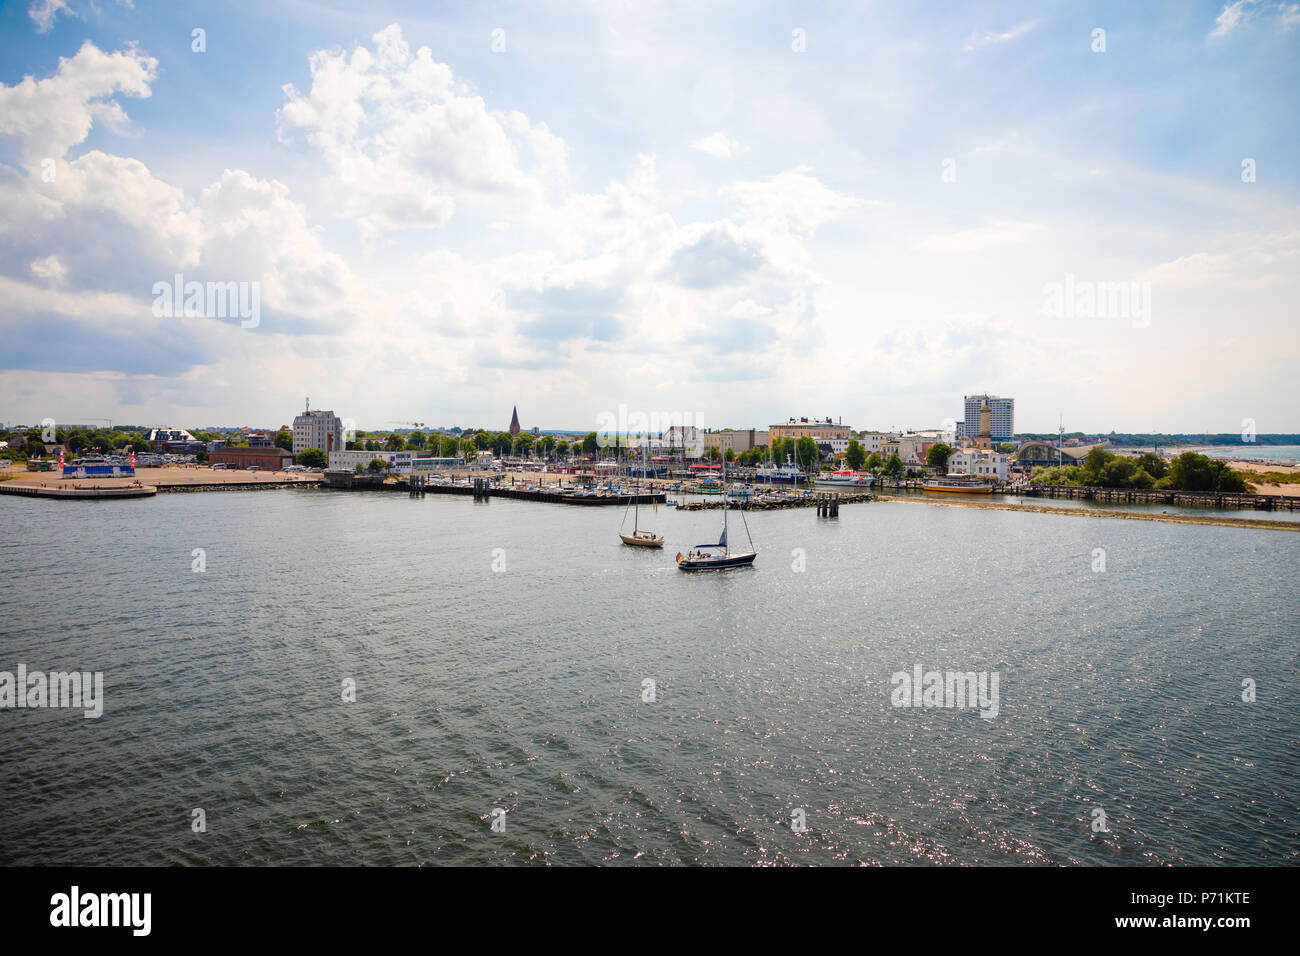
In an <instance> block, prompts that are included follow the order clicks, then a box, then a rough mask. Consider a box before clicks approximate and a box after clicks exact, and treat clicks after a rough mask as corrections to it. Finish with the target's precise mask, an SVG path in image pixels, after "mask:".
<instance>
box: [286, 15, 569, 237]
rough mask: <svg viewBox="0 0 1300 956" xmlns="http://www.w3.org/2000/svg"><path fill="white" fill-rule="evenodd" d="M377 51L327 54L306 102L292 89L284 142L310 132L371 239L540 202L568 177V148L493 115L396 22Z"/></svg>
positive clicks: (518, 121) (508, 115)
mask: <svg viewBox="0 0 1300 956" xmlns="http://www.w3.org/2000/svg"><path fill="white" fill-rule="evenodd" d="M372 39H373V42H374V44H375V50H374V52H372V51H371V50H369V49H367V48H366V47H361V46H359V47H357V48H356V49H355V50H353V51H352V53H351V54H350V55H349V54H346V53H344V52H342V51H337V52H330V51H326V50H320V51H317V52H316V53H314V54H312V56H311V60H310V62H311V75H312V85H311V89H310V91H309V92H308V93H307V94H303V93H300V92H299V91H298V90H297V89H296V88H294V86H293V85H292V84H289V85H286V86H285V87H284V93H285V96H286V99H287V102H286V103H285V105H284V106H283V107H281V108H280V110H279V111H278V113H277V121H278V127H279V132H280V136H281V138H282V139H285V140H288V139H290V138H291V137H292V136H293V134H294V133H295V131H297V130H303V131H304V132H305V134H306V138H307V141H308V142H309V143H310V144H311V145H312V146H314V147H315V148H316V149H317V150H318V151H319V152H320V154H321V155H322V157H323V158H324V159H325V161H326V163H327V164H328V165H329V167H330V168H331V170H332V174H333V181H334V183H333V185H334V193H335V195H337V196H338V197H339V199H340V200H341V202H342V205H343V210H342V211H343V212H344V213H345V214H347V215H350V216H353V217H354V218H356V219H357V221H358V223H359V224H360V225H361V227H362V229H363V231H364V232H365V233H366V234H367V235H372V236H373V235H375V234H378V233H381V232H384V231H387V230H391V229H400V228H411V227H430V226H434V227H436V226H441V225H442V224H444V223H445V222H446V221H447V220H448V219H450V218H451V217H452V215H453V214H454V213H455V210H456V206H457V203H458V202H461V201H466V200H468V201H481V202H491V201H493V200H499V201H507V202H509V203H512V204H517V203H521V202H522V203H535V202H538V201H540V200H542V199H543V198H544V197H545V196H546V195H547V194H548V193H549V192H550V191H551V190H552V189H554V188H555V187H556V186H558V185H559V184H561V183H562V182H563V181H564V179H565V178H566V176H567V166H566V162H567V161H566V148H565V145H564V142H563V140H561V139H560V138H559V137H557V136H555V135H554V134H552V133H551V132H550V130H549V129H548V128H547V127H546V124H544V123H537V124H534V123H532V122H531V121H529V119H528V118H527V117H526V116H524V115H523V114H522V113H520V112H518V111H511V112H493V111H490V110H489V109H488V108H487V105H486V104H485V102H484V101H483V99H482V98H481V97H479V96H476V95H474V94H473V93H472V92H471V91H470V89H469V88H468V87H467V86H466V85H465V84H464V83H460V82H457V81H456V80H455V78H454V77H453V76H452V71H451V67H449V66H447V65H446V64H443V63H438V62H437V61H435V60H434V59H433V54H432V52H431V51H430V49H429V48H428V47H420V49H419V50H418V51H416V53H415V54H412V53H411V50H410V47H409V46H408V45H407V43H406V41H405V40H404V39H403V38H402V31H401V28H400V27H399V26H397V25H396V24H393V25H390V26H388V27H386V28H385V29H383V30H381V31H379V32H378V33H376V34H375V35H374V37H373V38H372Z"/></svg>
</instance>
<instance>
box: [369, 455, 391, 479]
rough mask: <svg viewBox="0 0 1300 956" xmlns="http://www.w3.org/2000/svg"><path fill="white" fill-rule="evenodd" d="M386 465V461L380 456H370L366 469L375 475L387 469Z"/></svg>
mask: <svg viewBox="0 0 1300 956" xmlns="http://www.w3.org/2000/svg"><path fill="white" fill-rule="evenodd" d="M388 467H389V466H388V462H386V461H384V460H383V459H382V458H371V459H370V464H368V465H366V471H368V472H370V473H371V474H372V475H376V474H378V473H379V472H381V471H387V470H388Z"/></svg>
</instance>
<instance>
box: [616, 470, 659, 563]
mask: <svg viewBox="0 0 1300 956" xmlns="http://www.w3.org/2000/svg"><path fill="white" fill-rule="evenodd" d="M641 474H642V477H644V476H645V469H644V468H643V469H642V471H641ZM640 496H641V489H640V488H638V487H634V488H633V489H632V509H633V510H632V533H631V534H628V533H626V532H625V531H619V533H618V536H619V538H621V539H622V541H623V543H624V544H630V545H631V546H632V547H634V548H662V547H663V546H664V539H663V535H656V534H655V533H654V532H653V531H642V530H641V526H640V518H641V504H640ZM623 523H624V524H627V512H626V511H624V512H623Z"/></svg>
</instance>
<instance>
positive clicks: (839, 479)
mask: <svg viewBox="0 0 1300 956" xmlns="http://www.w3.org/2000/svg"><path fill="white" fill-rule="evenodd" d="M875 481H876V478H875V476H874V475H870V474H867V473H866V472H858V471H853V470H852V469H847V468H846V469H841V470H840V471H834V472H831V473H830V474H829V475H819V476H818V477H816V478H814V479H813V484H814V485H816V486H817V487H819V488H870V487H871V486H872V485H873V484H875Z"/></svg>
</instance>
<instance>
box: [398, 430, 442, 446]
mask: <svg viewBox="0 0 1300 956" xmlns="http://www.w3.org/2000/svg"><path fill="white" fill-rule="evenodd" d="M429 437H430V438H431V439H438V440H441V438H442V436H441V435H430V436H429ZM424 444H425V437H424V432H422V431H420V430H419V429H418V428H417V429H416V430H415V431H413V432H411V434H409V435H407V436H406V447H407V448H423V447H424Z"/></svg>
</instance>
